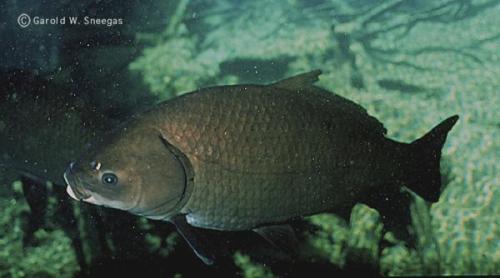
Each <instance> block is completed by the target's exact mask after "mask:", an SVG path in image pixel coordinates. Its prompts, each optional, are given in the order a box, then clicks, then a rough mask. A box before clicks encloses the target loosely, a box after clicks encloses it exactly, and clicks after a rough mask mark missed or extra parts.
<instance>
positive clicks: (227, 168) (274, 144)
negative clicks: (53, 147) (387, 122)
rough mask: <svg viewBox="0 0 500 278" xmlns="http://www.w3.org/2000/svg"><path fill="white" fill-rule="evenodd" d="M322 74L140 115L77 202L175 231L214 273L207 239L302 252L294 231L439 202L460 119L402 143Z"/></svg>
mask: <svg viewBox="0 0 500 278" xmlns="http://www.w3.org/2000/svg"><path fill="white" fill-rule="evenodd" d="M320 74H321V71H320V70H313V71H311V72H306V73H302V74H299V75H296V76H293V77H290V78H287V79H284V80H280V81H277V82H275V83H272V84H268V85H258V84H243V85H226V86H215V87H208V88H201V89H198V90H196V91H193V92H191V93H187V94H184V95H181V96H179V97H176V98H173V99H170V100H167V101H164V102H161V103H159V104H157V105H156V106H153V107H152V108H151V109H149V110H146V111H144V112H141V113H137V114H135V115H134V116H133V117H132V118H131V119H130V120H129V121H126V122H125V123H123V124H121V125H120V126H118V127H117V128H116V129H114V130H111V131H110V132H109V133H107V134H106V135H104V136H102V137H100V138H99V139H98V140H97V141H96V142H94V143H93V144H92V145H91V147H90V148H89V149H87V150H86V151H85V152H84V154H83V155H82V156H81V157H80V158H78V159H77V160H76V161H75V162H72V163H71V164H70V166H69V167H68V168H67V169H66V171H65V173H64V179H65V181H66V184H67V193H68V194H69V195H70V196H71V197H72V198H73V199H76V200H81V201H84V202H87V203H91V204H95V205H101V206H106V207H111V208H115V209H120V210H125V211H128V212H130V213H133V214H136V215H139V216H143V217H147V218H149V219H154V220H163V221H170V222H172V223H174V225H175V226H176V227H177V230H178V231H179V233H180V234H181V235H182V236H183V237H184V238H185V239H186V240H187V242H188V243H189V245H190V246H191V247H192V248H193V250H194V251H195V253H196V254H197V255H198V256H199V257H200V258H201V259H202V260H203V261H204V262H205V263H207V264H212V263H213V261H214V254H213V252H211V250H210V247H207V244H208V245H209V244H210V242H209V240H208V242H207V240H206V238H204V237H203V235H200V232H199V228H202V229H211V230H219V231H245V230H253V231H256V232H258V233H259V234H261V235H262V236H263V237H264V238H265V239H267V240H269V241H270V242H271V243H274V244H276V246H278V247H279V246H283V245H284V244H286V242H291V241H294V240H295V237H294V236H291V231H290V228H289V226H288V225H287V223H288V222H289V221H291V220H294V219H300V218H301V217H304V216H309V215H314V214H317V213H322V212H332V213H336V212H339V213H340V212H342V211H348V210H350V209H351V208H352V207H353V206H354V205H355V204H356V203H359V202H363V201H367V200H369V199H370V197H371V196H375V195H377V196H379V195H380V194H381V193H384V192H396V191H400V190H401V187H403V186H405V187H407V188H409V189H410V190H412V191H413V192H415V193H416V194H418V195H419V196H421V197H422V198H424V199H425V200H427V201H429V202H436V201H438V200H439V196H440V191H441V173H440V159H441V149H442V148H443V145H444V143H445V141H446V137H447V135H448V132H449V131H450V130H451V129H452V127H453V126H454V125H455V123H456V122H457V120H458V115H454V116H451V117H449V118H448V119H446V120H444V121H443V122H441V123H440V124H438V125H437V126H436V127H434V128H433V129H431V130H430V131H429V132H428V133H426V134H425V135H423V136H422V137H421V138H419V139H417V140H415V141H414V142H411V143H403V142H398V141H395V140H392V139H390V138H387V137H386V133H387V130H386V128H385V127H384V126H383V124H382V123H380V122H379V121H378V120H377V119H376V118H374V117H372V116H370V115H369V114H368V113H367V111H366V110H365V109H364V108H363V107H361V106H360V105H358V104H356V103H354V102H352V101H350V100H348V99H346V98H344V97H341V96H339V95H337V94H335V93H332V92H329V91H327V90H325V89H322V88H320V87H318V86H316V85H314V83H315V82H316V81H318V80H319V76H320Z"/></svg>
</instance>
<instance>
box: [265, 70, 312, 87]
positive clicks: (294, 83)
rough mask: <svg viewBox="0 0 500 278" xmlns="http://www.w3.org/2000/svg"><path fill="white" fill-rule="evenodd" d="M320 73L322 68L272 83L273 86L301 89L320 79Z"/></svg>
mask: <svg viewBox="0 0 500 278" xmlns="http://www.w3.org/2000/svg"><path fill="white" fill-rule="evenodd" d="M320 74H321V70H319V69H317V70H313V71H309V72H305V73H301V74H298V75H294V76H292V77H289V78H286V79H283V80H280V81H278V82H276V83H273V84H271V86H273V87H277V88H281V89H286V90H299V89H304V88H309V87H311V86H312V85H313V84H314V83H315V82H316V81H318V80H319V75H320Z"/></svg>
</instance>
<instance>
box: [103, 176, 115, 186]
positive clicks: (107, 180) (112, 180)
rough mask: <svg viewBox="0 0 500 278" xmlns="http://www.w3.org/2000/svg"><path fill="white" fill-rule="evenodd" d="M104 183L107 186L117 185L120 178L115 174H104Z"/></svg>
mask: <svg viewBox="0 0 500 278" xmlns="http://www.w3.org/2000/svg"><path fill="white" fill-rule="evenodd" d="M101 180H102V183H104V184H107V185H115V184H117V183H118V177H117V176H116V175H115V174H113V173H104V174H103V175H102V178H101Z"/></svg>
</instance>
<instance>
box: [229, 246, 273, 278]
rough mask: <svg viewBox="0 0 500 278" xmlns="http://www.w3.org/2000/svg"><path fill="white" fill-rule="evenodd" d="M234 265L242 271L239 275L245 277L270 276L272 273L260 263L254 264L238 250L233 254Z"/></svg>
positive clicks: (266, 277)
mask: <svg viewBox="0 0 500 278" xmlns="http://www.w3.org/2000/svg"><path fill="white" fill-rule="evenodd" d="M234 261H235V263H236V265H237V266H238V267H239V268H241V270H242V271H243V272H242V273H241V275H242V276H243V277H245V278H261V277H262V278H272V277H274V275H273V273H272V272H270V271H269V270H268V269H266V268H265V267H264V266H262V265H260V264H255V263H253V262H252V261H251V260H250V257H248V256H247V255H243V254H241V253H240V252H236V253H235V254H234Z"/></svg>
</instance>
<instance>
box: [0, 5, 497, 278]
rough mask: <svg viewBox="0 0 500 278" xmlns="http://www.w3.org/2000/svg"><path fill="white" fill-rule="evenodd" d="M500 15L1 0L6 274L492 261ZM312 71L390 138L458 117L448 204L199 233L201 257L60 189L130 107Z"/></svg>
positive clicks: (483, 265)
mask: <svg viewBox="0 0 500 278" xmlns="http://www.w3.org/2000/svg"><path fill="white" fill-rule="evenodd" d="M499 13H500V3H499V2H498V1H495V0H489V1H486V0H481V1H463V0H446V1H403V0H391V1H368V0H365V1H342V0H331V1H319V0H318V1H305V0H302V1H301V0H289V1H230V0H227V1H187V0H177V1H141V2H140V3H139V2H138V1H114V0H108V1H52V2H50V1H15V0H6V1H3V2H2V3H0V42H1V44H0V50H1V51H0V184H1V187H0V277H74V276H78V277H87V276H98V275H103V274H104V273H109V272H111V273H113V272H114V271H120V272H122V271H125V272H127V273H129V274H144V273H146V272H147V273H149V276H151V277H160V276H161V277H165V276H174V275H177V276H178V277H182V276H194V275H197V274H200V273H201V274H206V275H224V276H234V275H238V274H241V275H244V276H245V277H261V276H265V277H270V276H273V275H274V276H278V277H281V276H292V277H293V276H307V275H311V274H312V273H314V275H320V276H321V275H325V276H327V275H331V274H334V273H352V272H360V273H361V272H370V273H372V274H383V275H417V274H418V275H421V274H426V275H430V274H432V275H449V274H455V275H458V274H500V255H499V253H498V250H500V230H499V224H500V223H499V222H500V220H499V218H498V215H499V214H500V206H499V205H498V200H500V196H499V194H500V191H499V190H498V188H499V187H498V185H499V184H500V177H499V175H498V173H500V167H499V164H498V162H497V161H498V156H499V155H500V145H499V142H500V141H499V140H498V139H497V138H498V137H499V136H500V120H499V119H500V113H499V112H498V111H499V110H498V105H499V104H500V91H499V89H498V88H500V78H498V77H499V76H500V56H499V54H498V53H500V29H499V27H498V26H500V18H499V17H498V14H499ZM317 68H319V69H322V71H323V74H322V75H321V77H320V82H319V85H320V86H322V87H324V88H327V89H329V90H332V91H334V92H336V93H337V94H339V95H342V96H344V97H346V98H349V99H351V100H353V101H355V102H357V103H359V104H360V105H362V106H363V107H365V108H366V109H367V111H368V112H369V113H370V114H371V115H373V116H375V117H377V118H378V119H379V120H380V121H381V122H383V123H384V125H385V127H386V128H387V129H388V136H389V137H391V138H395V139H398V140H401V141H405V142H409V141H412V140H414V139H415V138H416V137H417V136H420V135H421V134H423V133H424V132H426V131H428V130H429V129H430V128H431V127H432V126H433V125H435V124H436V123H438V122H439V121H441V120H443V119H444V118H446V117H448V116H449V115H453V114H459V115H460V117H461V120H460V122H459V123H458V125H457V126H456V127H455V128H454V130H453V131H452V132H451V133H450V136H449V137H448V140H447V143H446V145H445V147H444V149H443V158H442V165H441V173H442V175H443V185H444V186H443V189H442V194H441V197H440V200H439V201H438V202H437V203H434V204H432V205H430V204H426V203H425V202H424V201H423V200H422V199H419V198H415V199H413V197H412V200H413V201H412V202H411V206H410V207H409V208H408V207H407V208H406V209H409V211H408V212H409V213H410V214H411V225H410V226H409V227H408V232H407V235H408V237H407V238H398V237H397V236H395V235H394V234H395V232H394V231H391V230H389V229H387V227H384V225H383V219H381V217H380V215H379V213H378V212H377V211H376V210H373V209H371V208H369V207H368V206H366V205H362V204H358V205H356V206H355V207H354V209H353V211H352V212H351V214H350V216H349V215H347V217H344V218H341V217H340V216H338V215H334V214H321V215H317V216H312V217H308V218H306V219H305V220H298V221H296V222H293V223H292V226H293V227H294V229H295V230H296V233H297V236H298V238H299V241H300V246H299V254H298V256H293V258H291V257H290V255H289V254H286V253H284V252H281V251H279V250H277V249H276V248H273V247H272V246H270V245H269V244H268V243H267V242H266V241H265V240H263V239H262V238H260V237H259V236H258V235H256V234H254V233H252V232H238V233H228V232H215V231H203V233H204V234H206V237H207V239H208V240H210V241H211V242H214V243H215V246H216V247H215V249H216V250H215V252H216V253H218V254H220V259H219V260H218V262H217V264H216V265H215V266H206V265H204V264H203V263H202V262H201V261H200V260H199V259H198V258H197V257H196V256H195V255H194V254H193V252H192V251H191V249H190V248H189V246H188V245H187V244H186V243H185V242H184V241H183V240H182V238H180V236H178V235H177V233H176V232H175V229H174V227H173V225H171V224H170V223H166V222H165V223H164V222H159V221H152V220H147V219H145V218H139V217H136V216H133V215H129V214H127V213H124V212H120V211H118V210H112V209H106V208H101V207H96V206H92V205H87V204H83V203H80V202H76V201H74V200H72V199H70V198H69V196H67V194H66V189H65V186H64V181H63V179H62V173H63V172H64V170H65V168H66V167H67V165H68V164H69V163H70V162H71V161H73V160H75V159H76V158H77V157H78V156H79V154H80V153H81V152H82V150H83V149H84V147H85V145H86V144H88V143H89V142H91V141H92V140H94V139H96V138H99V136H100V135H101V134H103V132H105V131H107V130H109V129H112V128H113V127H115V126H116V125H118V124H119V123H121V122H123V121H125V120H126V119H127V118H128V117H129V116H130V115H132V114H134V113H135V112H137V111H142V110H144V109H146V108H147V107H150V106H152V105H154V104H155V103H157V102H160V101H162V100H166V99H170V98H173V97H176V96H178V95H181V94H183V93H185V92H189V91H192V90H195V89H197V88H201V87H206V86H212V85H222V84H238V83H258V84H267V83H270V82H273V81H276V80H279V79H282V78H285V77H288V76H291V75H294V74H297V73H300V72H306V71H310V70H312V69H317ZM401 209H405V208H401ZM396 234H397V233H396ZM114 273H117V272H114Z"/></svg>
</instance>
